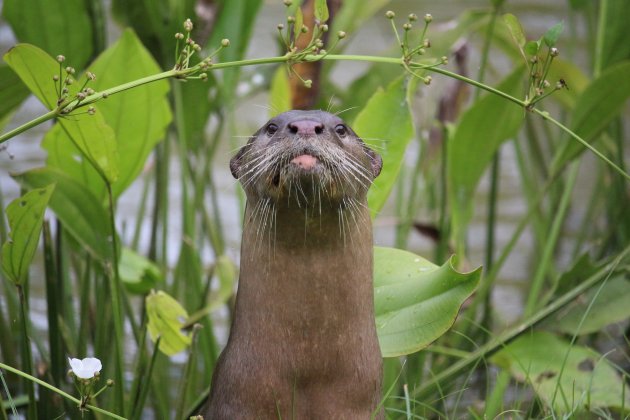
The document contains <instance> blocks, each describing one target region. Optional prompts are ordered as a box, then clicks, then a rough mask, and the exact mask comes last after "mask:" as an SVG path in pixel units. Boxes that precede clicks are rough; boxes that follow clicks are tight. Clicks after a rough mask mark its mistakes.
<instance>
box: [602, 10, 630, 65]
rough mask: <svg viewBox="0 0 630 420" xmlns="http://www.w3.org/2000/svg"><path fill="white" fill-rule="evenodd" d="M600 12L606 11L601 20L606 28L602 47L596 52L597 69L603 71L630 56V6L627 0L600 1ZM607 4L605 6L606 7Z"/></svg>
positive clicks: (603, 33)
mask: <svg viewBox="0 0 630 420" xmlns="http://www.w3.org/2000/svg"><path fill="white" fill-rule="evenodd" d="M599 5H600V6H599V12H600V13H605V16H603V17H600V18H599V21H600V22H605V25H606V29H605V30H604V31H602V32H601V36H602V40H601V41H602V42H601V48H598V49H597V50H596V52H595V54H596V56H597V57H596V58H595V62H596V64H597V67H598V68H597V69H596V71H602V70H604V69H606V68H607V67H610V66H611V65H613V64H616V63H618V62H620V61H623V60H627V59H628V58H630V42H628V22H630V7H628V1H627V0H607V1H606V2H605V3H603V2H600V3H599ZM604 5H605V7H604Z"/></svg>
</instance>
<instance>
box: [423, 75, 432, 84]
mask: <svg viewBox="0 0 630 420" xmlns="http://www.w3.org/2000/svg"><path fill="white" fill-rule="evenodd" d="M431 80H433V79H432V78H431V76H427V77H425V78H424V80H423V82H424V84H425V85H427V86H429V85H430V84H431Z"/></svg>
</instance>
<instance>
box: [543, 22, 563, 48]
mask: <svg viewBox="0 0 630 420" xmlns="http://www.w3.org/2000/svg"><path fill="white" fill-rule="evenodd" d="M563 30H564V22H558V23H556V24H555V25H553V26H552V27H551V28H549V30H547V32H545V35H543V40H544V41H545V45H547V46H548V47H553V46H555V45H556V42H558V38H559V37H560V34H561V33H562V31H563Z"/></svg>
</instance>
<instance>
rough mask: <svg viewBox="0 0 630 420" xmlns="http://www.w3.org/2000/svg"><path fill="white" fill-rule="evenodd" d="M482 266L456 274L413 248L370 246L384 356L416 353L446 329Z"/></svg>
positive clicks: (476, 283)
mask: <svg viewBox="0 0 630 420" xmlns="http://www.w3.org/2000/svg"><path fill="white" fill-rule="evenodd" d="M480 278H481V268H478V269H476V270H475V271H472V272H470V273H458V272H457V271H455V269H454V267H453V261H452V259H451V260H449V261H447V262H446V263H445V264H444V265H443V266H442V267H438V266H436V265H434V264H432V263H430V262H428V261H427V260H425V259H424V258H421V257H419V256H417V255H415V254H412V253H411V252H407V251H403V250H399V249H394V248H380V247H375V248H374V308H375V313H376V331H377V333H378V338H379V342H380V344H381V352H382V353H383V356H384V357H396V356H401V355H404V354H410V353H414V352H416V351H418V350H421V349H423V348H424V347H426V346H428V345H429V344H430V343H431V342H433V341H435V340H436V339H437V338H439V337H440V336H441V335H442V334H444V333H445V332H446V331H447V330H448V329H449V328H450V327H451V325H453V322H455V318H456V317H457V313H458V312H459V308H460V306H461V305H462V304H463V303H464V301H465V300H466V298H468V297H469V296H470V295H471V294H472V292H473V291H474V290H475V288H476V287H477V285H478V284H479V279H480Z"/></svg>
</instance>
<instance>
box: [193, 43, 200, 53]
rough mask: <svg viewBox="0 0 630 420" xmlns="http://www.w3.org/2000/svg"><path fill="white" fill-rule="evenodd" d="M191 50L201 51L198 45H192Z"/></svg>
mask: <svg viewBox="0 0 630 420" xmlns="http://www.w3.org/2000/svg"><path fill="white" fill-rule="evenodd" d="M193 50H195V51H201V45H199V44H193Z"/></svg>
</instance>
